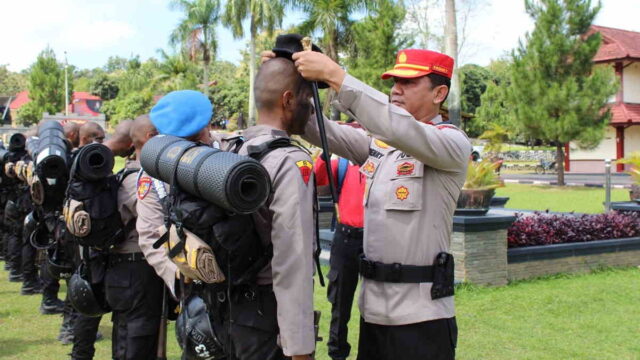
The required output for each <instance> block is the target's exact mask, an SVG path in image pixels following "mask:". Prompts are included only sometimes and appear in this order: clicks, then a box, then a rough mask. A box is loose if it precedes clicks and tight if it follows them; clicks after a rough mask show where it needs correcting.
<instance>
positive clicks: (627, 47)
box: [587, 25, 640, 62]
mask: <svg viewBox="0 0 640 360" xmlns="http://www.w3.org/2000/svg"><path fill="white" fill-rule="evenodd" d="M594 32H599V33H600V34H601V35H602V45H600V49H599V50H598V52H597V53H596V56H595V57H594V59H593V61H595V62H606V61H612V60H619V59H628V58H636V59H640V32H635V31H629V30H622V29H613V28H608V27H604V26H596V25H592V26H591V29H589V31H588V32H587V35H590V34H593V33H594Z"/></svg>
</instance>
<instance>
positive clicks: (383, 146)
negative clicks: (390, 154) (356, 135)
mask: <svg viewBox="0 0 640 360" xmlns="http://www.w3.org/2000/svg"><path fill="white" fill-rule="evenodd" d="M373 143H374V144H376V146H377V147H379V148H380V149H388V148H389V145H387V143H385V142H384V141H382V140H378V139H375V140H373Z"/></svg>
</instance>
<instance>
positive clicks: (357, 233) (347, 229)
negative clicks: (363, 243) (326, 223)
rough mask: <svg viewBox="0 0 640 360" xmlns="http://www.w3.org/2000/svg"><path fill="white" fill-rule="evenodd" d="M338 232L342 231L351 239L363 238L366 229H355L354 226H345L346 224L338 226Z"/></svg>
mask: <svg viewBox="0 0 640 360" xmlns="http://www.w3.org/2000/svg"><path fill="white" fill-rule="evenodd" d="M337 230H338V231H340V232H341V233H343V234H345V235H347V236H350V237H360V238H362V236H363V234H364V229H363V228H361V227H353V226H349V225H344V224H338V229H337Z"/></svg>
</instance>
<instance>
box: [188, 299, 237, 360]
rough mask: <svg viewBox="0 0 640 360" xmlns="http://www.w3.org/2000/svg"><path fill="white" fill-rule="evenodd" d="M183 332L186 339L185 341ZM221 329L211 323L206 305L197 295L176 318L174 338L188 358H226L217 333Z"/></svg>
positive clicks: (211, 359)
mask: <svg viewBox="0 0 640 360" xmlns="http://www.w3.org/2000/svg"><path fill="white" fill-rule="evenodd" d="M185 333H186V335H187V339H186V341H185V338H184V337H185ZM222 333H223V332H222V329H219V328H218V327H217V326H214V324H212V323H211V320H210V319H209V314H208V313H207V307H206V306H205V304H204V301H203V300H202V298H200V297H199V296H192V297H191V298H189V299H188V300H187V303H186V305H185V306H184V308H183V309H182V311H181V312H180V315H178V319H177V320H176V338H177V339H178V344H180V347H183V346H185V342H186V348H183V349H182V350H183V351H184V352H185V355H186V358H187V359H189V360H196V359H198V360H217V359H226V354H225V351H224V345H223V344H222V341H221V340H222V339H221V338H220V336H218V334H222Z"/></svg>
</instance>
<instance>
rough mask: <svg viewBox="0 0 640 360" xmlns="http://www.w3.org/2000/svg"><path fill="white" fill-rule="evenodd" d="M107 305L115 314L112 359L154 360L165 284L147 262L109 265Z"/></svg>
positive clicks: (113, 319) (106, 280) (112, 318)
mask: <svg viewBox="0 0 640 360" xmlns="http://www.w3.org/2000/svg"><path fill="white" fill-rule="evenodd" d="M105 287H106V296H107V302H108V303H109V306H111V309H112V311H113V313H112V317H111V321H112V322H113V333H112V358H113V359H116V360H155V359H156V351H157V346H158V330H159V326H160V317H161V315H162V295H163V291H162V290H163V287H164V282H163V281H162V279H161V278H160V277H159V276H158V275H156V273H155V271H154V269H153V267H151V265H149V264H148V263H147V262H146V261H145V260H142V261H134V262H118V263H114V264H113V265H111V264H110V265H109V267H108V268H107V273H106V276H105Z"/></svg>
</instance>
